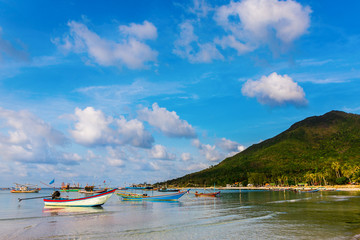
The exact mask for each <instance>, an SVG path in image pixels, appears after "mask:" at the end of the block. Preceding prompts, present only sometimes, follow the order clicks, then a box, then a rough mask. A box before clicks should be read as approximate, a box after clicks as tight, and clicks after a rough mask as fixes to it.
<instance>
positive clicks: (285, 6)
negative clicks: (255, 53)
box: [214, 0, 311, 54]
mask: <svg viewBox="0 0 360 240" xmlns="http://www.w3.org/2000/svg"><path fill="white" fill-rule="evenodd" d="M310 13H311V9H310V8H309V7H308V6H306V7H303V6H302V5H301V4H299V3H297V2H296V1H292V0H287V1H279V0H243V1H241V2H230V4H228V5H224V6H221V7H219V8H218V9H217V10H216V13H215V16H214V19H215V21H216V22H217V24H218V25H220V26H222V27H223V28H224V30H226V31H227V32H228V33H229V36H228V37H225V38H223V39H221V40H219V42H220V43H221V45H222V46H223V47H226V46H228V47H232V48H234V49H236V50H237V51H238V53H239V54H242V53H244V52H247V51H250V50H253V49H256V48H257V47H258V46H259V45H261V44H269V41H271V38H273V37H275V38H276V39H278V40H280V41H281V42H282V43H285V44H289V43H291V42H292V41H294V40H295V39H297V38H299V37H300V36H301V35H303V34H305V33H306V31H307V29H308V28H309V25H310V16H309V15H310Z"/></svg>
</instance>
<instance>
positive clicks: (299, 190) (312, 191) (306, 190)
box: [296, 189, 320, 193]
mask: <svg viewBox="0 0 360 240" xmlns="http://www.w3.org/2000/svg"><path fill="white" fill-rule="evenodd" d="M318 191H320V189H297V191H296V192H299V193H315V192H318Z"/></svg>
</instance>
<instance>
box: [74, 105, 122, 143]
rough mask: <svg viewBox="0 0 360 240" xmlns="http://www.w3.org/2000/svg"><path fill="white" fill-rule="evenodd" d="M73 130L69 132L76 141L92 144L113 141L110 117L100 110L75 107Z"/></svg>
mask: <svg viewBox="0 0 360 240" xmlns="http://www.w3.org/2000/svg"><path fill="white" fill-rule="evenodd" d="M75 119H76V120H77V122H76V124H75V130H71V131H70V133H71V135H72V136H73V138H74V139H75V141H76V142H77V143H80V144H83V145H86V146H92V145H104V144H108V143H113V142H114V141H115V139H114V136H113V131H112V129H110V128H109V124H110V123H112V121H113V119H112V118H111V117H105V114H104V113H103V112H102V111H101V110H95V109H94V108H92V107H87V108H85V109H84V110H81V109H79V108H76V109H75Z"/></svg>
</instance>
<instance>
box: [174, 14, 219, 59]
mask: <svg viewBox="0 0 360 240" xmlns="http://www.w3.org/2000/svg"><path fill="white" fill-rule="evenodd" d="M179 27H180V36H179V38H178V39H177V40H176V41H175V49H174V50H173V53H174V54H176V55H178V56H180V57H182V58H187V59H189V61H190V62H192V63H202V62H205V63H208V62H212V60H217V59H224V57H223V56H222V55H221V53H220V52H219V51H218V50H217V48H216V46H215V44H214V43H211V42H208V43H199V42H198V37H197V36H196V35H195V34H194V27H193V25H192V23H191V22H190V21H186V22H184V23H182V24H180V26H179Z"/></svg>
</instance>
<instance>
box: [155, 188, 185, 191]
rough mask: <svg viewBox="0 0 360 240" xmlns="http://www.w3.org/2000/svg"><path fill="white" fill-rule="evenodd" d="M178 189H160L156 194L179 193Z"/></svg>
mask: <svg viewBox="0 0 360 240" xmlns="http://www.w3.org/2000/svg"><path fill="white" fill-rule="evenodd" d="M179 191H180V189H168V188H160V189H158V192H179Z"/></svg>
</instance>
